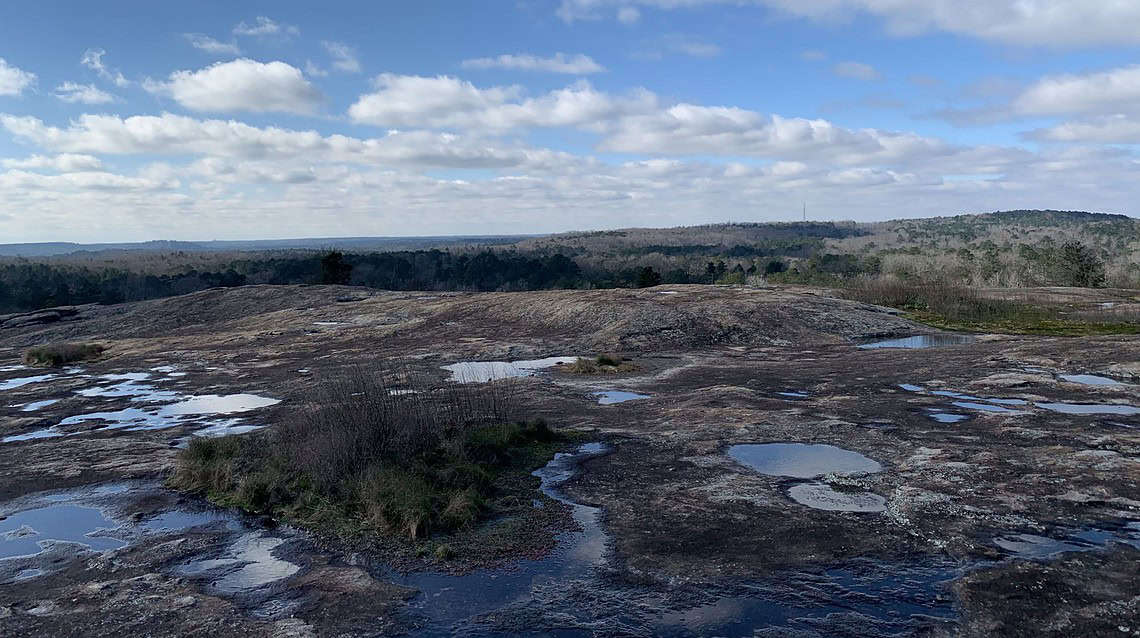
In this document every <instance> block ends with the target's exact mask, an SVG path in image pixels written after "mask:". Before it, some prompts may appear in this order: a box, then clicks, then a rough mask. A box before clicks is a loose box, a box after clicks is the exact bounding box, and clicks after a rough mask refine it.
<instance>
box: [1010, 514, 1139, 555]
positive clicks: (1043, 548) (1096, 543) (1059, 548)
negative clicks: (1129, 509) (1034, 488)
mask: <svg viewBox="0 0 1140 638" xmlns="http://www.w3.org/2000/svg"><path fill="white" fill-rule="evenodd" d="M1109 543H1123V544H1125V545H1131V546H1132V547H1135V548H1137V549H1140V523H1138V522H1131V523H1128V524H1127V525H1126V526H1125V527H1124V529H1121V530H1118V531H1111V530H1106V529H1096V528H1090V529H1083V530H1080V531H1078V532H1074V533H1072V534H1068V535H1064V536H1062V537H1061V538H1049V537H1046V536H1038V535H1036V534H1009V535H1007V536H999V537H997V538H995V539H994V545H997V546H998V547H1000V548H1002V549H1003V550H1005V551H1007V552H1009V553H1011V554H1013V555H1014V556H1015V557H1016V558H1026V559H1031V560H1033V559H1045V558H1052V557H1054V556H1056V555H1058V554H1061V553H1063V552H1087V551H1093V550H1097V549H1101V548H1103V547H1106V546H1107V545H1108V544H1109Z"/></svg>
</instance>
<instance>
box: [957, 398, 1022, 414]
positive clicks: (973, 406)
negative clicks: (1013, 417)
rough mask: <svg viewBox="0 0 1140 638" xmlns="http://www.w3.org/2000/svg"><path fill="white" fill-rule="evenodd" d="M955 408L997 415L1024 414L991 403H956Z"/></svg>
mask: <svg viewBox="0 0 1140 638" xmlns="http://www.w3.org/2000/svg"><path fill="white" fill-rule="evenodd" d="M952 405H953V406H954V407H958V408H963V409H966V410H977V411H979V412H993V413H996V414H1022V412H1020V411H1018V410H1010V409H1009V408H1004V407H1002V406H1000V405H993V404H990V403H978V402H975V401H954V402H953V403H952Z"/></svg>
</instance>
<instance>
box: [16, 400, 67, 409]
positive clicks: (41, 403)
mask: <svg viewBox="0 0 1140 638" xmlns="http://www.w3.org/2000/svg"><path fill="white" fill-rule="evenodd" d="M59 402H60V399H47V400H46V401H33V402H31V403H28V404H26V405H25V406H24V407H22V408H20V412H35V411H36V410H42V409H44V408H46V407H48V406H49V405H55V404H56V403H59Z"/></svg>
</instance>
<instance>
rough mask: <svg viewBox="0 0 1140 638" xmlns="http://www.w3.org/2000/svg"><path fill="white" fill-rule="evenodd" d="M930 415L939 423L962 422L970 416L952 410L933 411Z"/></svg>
mask: <svg viewBox="0 0 1140 638" xmlns="http://www.w3.org/2000/svg"><path fill="white" fill-rule="evenodd" d="M929 416H930V418H932V419H934V420H935V421H938V422H939V423H961V422H962V421H965V420H966V419H968V418H970V417H968V416H966V415H965V414H954V413H952V412H931V413H930V414H929Z"/></svg>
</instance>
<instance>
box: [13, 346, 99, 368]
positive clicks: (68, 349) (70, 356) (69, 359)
mask: <svg viewBox="0 0 1140 638" xmlns="http://www.w3.org/2000/svg"><path fill="white" fill-rule="evenodd" d="M105 350H106V348H104V347H103V346H101V345H99V344H97V343H56V344H51V345H46V346H36V347H34V348H29V349H28V350H27V351H26V352H25V353H24V363H27V364H29V365H46V366H52V367H56V368H58V367H59V366H62V365H66V364H68V363H75V362H77V361H86V360H88V359H94V358H96V357H98V356H99V355H101V354H103V352H104V351H105Z"/></svg>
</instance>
